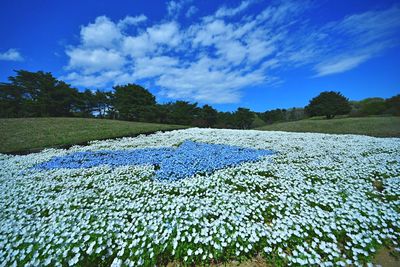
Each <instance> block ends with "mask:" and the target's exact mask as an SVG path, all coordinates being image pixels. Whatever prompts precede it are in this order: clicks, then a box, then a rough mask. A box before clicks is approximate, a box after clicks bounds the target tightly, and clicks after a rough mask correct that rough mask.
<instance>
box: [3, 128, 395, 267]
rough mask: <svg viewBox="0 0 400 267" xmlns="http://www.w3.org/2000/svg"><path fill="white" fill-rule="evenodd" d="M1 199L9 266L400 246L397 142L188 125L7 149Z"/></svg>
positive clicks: (340, 260) (281, 255)
mask: <svg viewBox="0 0 400 267" xmlns="http://www.w3.org/2000/svg"><path fill="white" fill-rule="evenodd" d="M188 140H191V141H188ZM270 151H274V152H276V153H273V154H271V152H270ZM104 155H108V156H107V157H104ZM183 178H185V179H183ZM0 206H1V207H2V209H0V263H2V264H4V265H6V266H9V265H12V264H13V263H15V264H17V265H24V264H30V265H40V266H45V265H52V266H53V265H60V266H61V265H84V266H85V265H113V266H119V265H130V266H139V265H146V266H154V265H164V264H166V263H168V262H172V261H174V262H179V263H182V264H187V265H190V264H193V263H195V264H206V265H207V264H211V263H218V262H226V261H231V260H244V259H246V258H252V257H255V256H261V257H263V258H264V259H265V260H266V261H267V262H270V263H272V264H275V265H279V264H280V265H291V264H295V265H325V266H331V265H336V266H340V265H343V266H344V265H351V264H354V265H358V264H364V263H368V262H371V259H372V256H373V255H374V253H375V252H376V250H377V249H379V248H380V247H381V246H383V245H385V244H386V245H390V246H392V247H398V246H399V245H398V242H399V241H400V228H399V227H400V216H399V213H400V209H399V207H400V139H396V138H387V139H379V138H372V137H366V136H355V135H340V136H338V135H324V134H304V133H283V132H259V131H235V130H210V129H188V130H179V131H173V132H168V133H157V134H154V135H150V136H139V137H136V138H124V139H120V140H110V141H98V142H93V143H92V144H91V145H90V146H87V147H78V146H77V147H72V148H71V149H69V150H55V149H49V150H45V151H43V152H41V153H36V154H30V155H26V156H8V155H0Z"/></svg>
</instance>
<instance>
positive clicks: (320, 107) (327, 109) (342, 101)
mask: <svg viewBox="0 0 400 267" xmlns="http://www.w3.org/2000/svg"><path fill="white" fill-rule="evenodd" d="M305 109H306V113H307V114H308V115H309V116H311V117H312V116H325V117H326V118H327V119H332V118H333V117H335V116H336V115H344V114H348V113H349V112H350V111H351V106H350V103H349V100H348V99H347V98H346V97H344V96H343V95H342V94H341V93H339V92H333V91H330V92H322V93H320V94H319V95H318V96H317V97H314V98H313V99H311V100H310V103H309V104H308V106H306V108H305Z"/></svg>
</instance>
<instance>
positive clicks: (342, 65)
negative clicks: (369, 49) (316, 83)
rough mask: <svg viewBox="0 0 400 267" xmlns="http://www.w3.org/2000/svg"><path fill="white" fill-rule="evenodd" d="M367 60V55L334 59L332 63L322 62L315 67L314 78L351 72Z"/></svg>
mask: <svg viewBox="0 0 400 267" xmlns="http://www.w3.org/2000/svg"><path fill="white" fill-rule="evenodd" d="M368 59H369V56H368V55H359V56H351V57H346V58H340V59H336V60H334V61H328V62H323V63H321V64H318V65H317V66H316V68H315V69H316V71H317V75H316V77H320V76H325V75H330V74H334V73H341V72H345V71H348V70H351V69H353V68H355V67H357V66H358V65H360V64H361V63H363V62H365V61H367V60H368Z"/></svg>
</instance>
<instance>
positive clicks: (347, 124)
mask: <svg viewBox="0 0 400 267" xmlns="http://www.w3.org/2000/svg"><path fill="white" fill-rule="evenodd" d="M257 130H265V131H286V132H313V133H332V134H362V135H371V136H378V137H394V136H395V137H398V136H400V117H363V118H337V119H331V120H327V119H324V118H312V119H306V120H300V121H292V122H282V123H275V124H271V125H266V126H263V127H259V128H257Z"/></svg>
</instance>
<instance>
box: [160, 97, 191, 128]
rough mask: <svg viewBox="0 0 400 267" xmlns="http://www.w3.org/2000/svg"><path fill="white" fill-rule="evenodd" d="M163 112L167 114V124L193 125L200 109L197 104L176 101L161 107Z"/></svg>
mask: <svg viewBox="0 0 400 267" xmlns="http://www.w3.org/2000/svg"><path fill="white" fill-rule="evenodd" d="M161 109H162V112H163V113H164V114H165V120H166V122H167V123H174V124H181V125H193V122H194V119H195V118H196V117H197V115H198V112H199V108H198V107H197V103H193V104H191V103H189V102H187V101H176V102H171V103H167V104H165V105H162V106H161Z"/></svg>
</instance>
